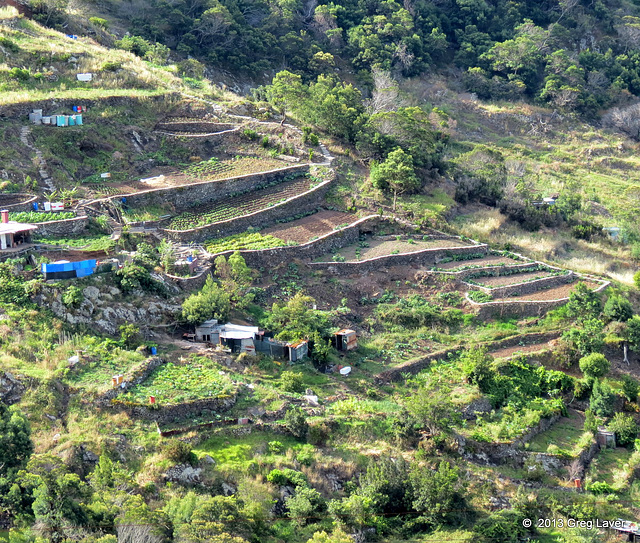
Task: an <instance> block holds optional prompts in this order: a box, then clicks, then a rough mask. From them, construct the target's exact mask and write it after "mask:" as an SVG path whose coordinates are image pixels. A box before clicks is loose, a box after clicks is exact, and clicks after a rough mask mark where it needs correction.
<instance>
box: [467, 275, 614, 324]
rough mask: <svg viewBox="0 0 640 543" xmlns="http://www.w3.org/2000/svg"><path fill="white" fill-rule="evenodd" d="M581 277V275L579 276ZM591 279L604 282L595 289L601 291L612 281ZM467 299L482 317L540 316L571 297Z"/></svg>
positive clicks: (591, 279)
mask: <svg viewBox="0 0 640 543" xmlns="http://www.w3.org/2000/svg"><path fill="white" fill-rule="evenodd" d="M577 277H578V279H581V277H580V276H577ZM587 279H589V280H590V281H600V282H601V283H602V284H601V285H600V286H599V287H598V288H597V289H596V290H595V292H600V291H602V290H604V289H605V288H607V287H608V286H609V285H610V284H611V283H610V282H609V281H602V280H601V279H595V278H591V277H589V278H587ZM466 299H467V301H468V302H469V303H470V304H471V305H472V306H473V307H475V308H476V310H477V315H478V317H479V318H481V319H492V318H503V317H510V316H515V317H540V316H542V315H544V314H545V313H547V311H551V310H552V309H555V308H557V307H560V306H562V305H564V304H566V303H567V302H568V301H569V298H568V297H567V298H559V299H557V300H529V301H521V302H520V301H508V302H507V301H501V302H485V303H478V302H474V301H473V300H471V299H470V298H469V297H468V296H467V298H466Z"/></svg>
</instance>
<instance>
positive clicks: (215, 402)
mask: <svg viewBox="0 0 640 543" xmlns="http://www.w3.org/2000/svg"><path fill="white" fill-rule="evenodd" d="M235 403H236V396H235V395H234V396H230V397H228V398H205V399H202V400H196V401H193V402H185V403H179V404H172V405H162V404H156V406H155V407H151V406H144V405H137V404H131V403H128V402H121V401H118V400H113V401H112V402H111V403H110V405H109V406H108V408H109V409H112V410H114V411H118V412H125V413H127V414H128V415H129V416H130V417H131V418H134V419H143V420H152V421H155V422H157V423H162V424H168V423H171V422H177V421H180V420H189V419H192V418H193V417H198V416H203V415H204V416H206V415H210V414H215V413H224V412H225V411H228V410H229V409H231V408H232V407H233V406H234V405H235Z"/></svg>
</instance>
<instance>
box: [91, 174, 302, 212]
mask: <svg viewBox="0 0 640 543" xmlns="http://www.w3.org/2000/svg"><path fill="white" fill-rule="evenodd" d="M309 168H310V165H309V164H297V165H295V166H286V167H284V168H280V169H277V170H269V171H267V172H260V173H250V174H246V175H239V176H235V177H226V178H224V179H216V180H214V181H201V182H198V183H190V184H188V185H180V186H176V187H163V188H158V189H149V190H143V191H139V192H134V193H131V194H119V195H115V196H109V197H107V198H99V199H96V200H92V201H91V202H87V204H86V205H93V204H100V203H102V202H105V201H111V200H120V199H121V198H126V202H127V205H128V206H130V207H146V206H154V205H162V204H167V203H169V204H171V205H173V206H175V207H176V208H178V209H188V208H189V207H193V205H194V204H198V205H199V204H206V203H210V202H215V201H217V200H221V199H222V198H226V197H228V196H230V195H232V194H236V193H244V192H249V191H252V190H256V189H259V188H261V187H264V186H266V185H268V184H269V183H271V182H273V181H276V180H278V179H280V178H282V177H286V176H287V175H288V174H291V173H301V174H302V173H308V172H309Z"/></svg>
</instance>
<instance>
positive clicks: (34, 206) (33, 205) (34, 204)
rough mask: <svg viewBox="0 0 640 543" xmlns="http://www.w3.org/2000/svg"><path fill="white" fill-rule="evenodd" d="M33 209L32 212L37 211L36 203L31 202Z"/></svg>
mask: <svg viewBox="0 0 640 543" xmlns="http://www.w3.org/2000/svg"><path fill="white" fill-rule="evenodd" d="M31 205H32V207H33V210H34V211H38V202H33V204H31Z"/></svg>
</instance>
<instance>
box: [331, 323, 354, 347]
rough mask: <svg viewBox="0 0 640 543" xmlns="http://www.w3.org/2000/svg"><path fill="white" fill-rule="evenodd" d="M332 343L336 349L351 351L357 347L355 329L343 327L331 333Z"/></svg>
mask: <svg viewBox="0 0 640 543" xmlns="http://www.w3.org/2000/svg"><path fill="white" fill-rule="evenodd" d="M333 345H334V347H335V348H336V349H337V350H338V351H353V350H354V349H357V348H358V337H357V336H356V333H355V331H353V330H349V329H347V328H343V329H342V330H338V331H337V332H336V333H335V334H333Z"/></svg>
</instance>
